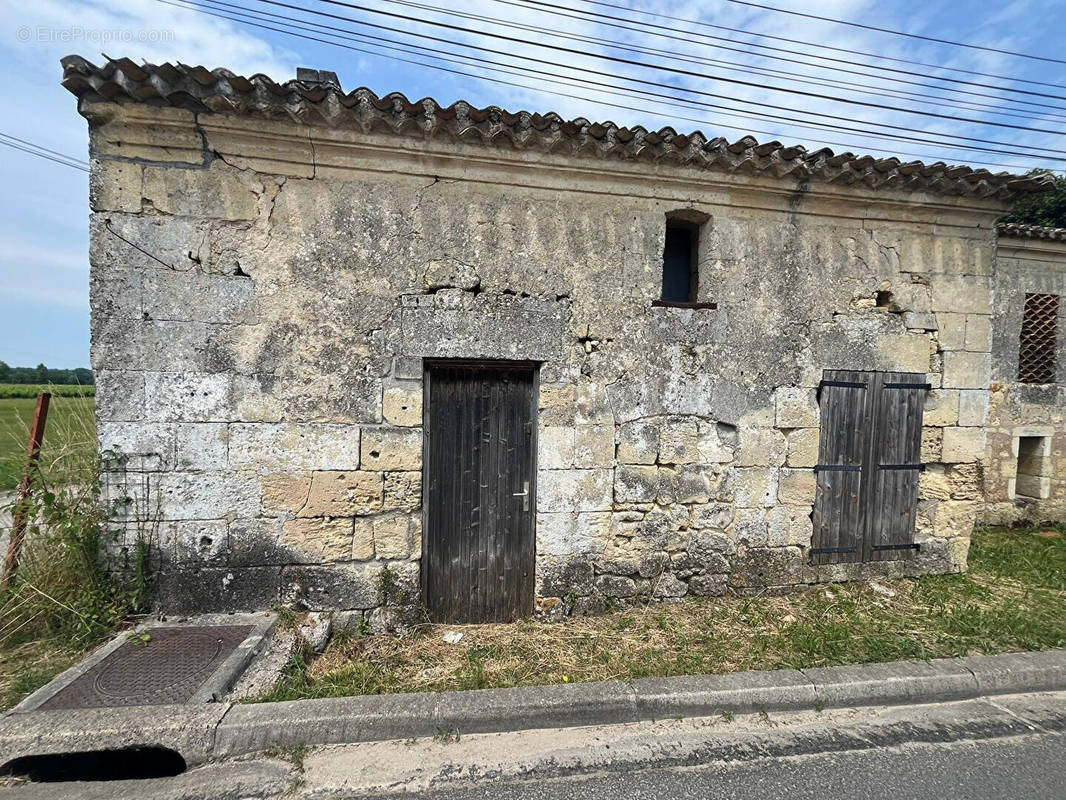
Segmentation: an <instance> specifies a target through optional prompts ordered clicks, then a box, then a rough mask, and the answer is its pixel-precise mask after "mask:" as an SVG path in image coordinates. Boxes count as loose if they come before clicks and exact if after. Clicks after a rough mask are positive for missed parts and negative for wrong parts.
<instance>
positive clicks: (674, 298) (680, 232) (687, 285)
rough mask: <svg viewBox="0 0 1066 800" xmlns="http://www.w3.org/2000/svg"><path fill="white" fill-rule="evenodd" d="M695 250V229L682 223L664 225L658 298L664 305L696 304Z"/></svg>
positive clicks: (693, 226)
mask: <svg viewBox="0 0 1066 800" xmlns="http://www.w3.org/2000/svg"><path fill="white" fill-rule="evenodd" d="M698 248H699V226H698V225H695V224H694V223H691V222H687V221H685V220H674V219H670V220H667V221H666V246H665V248H664V249H663V291H662V298H661V299H662V300H663V301H664V302H667V303H694V302H696V290H697V288H698V286H699V275H698V272H697V268H696V263H697V251H698Z"/></svg>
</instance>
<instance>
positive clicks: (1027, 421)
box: [981, 236, 1066, 524]
mask: <svg viewBox="0 0 1066 800" xmlns="http://www.w3.org/2000/svg"><path fill="white" fill-rule="evenodd" d="M995 275H996V277H995V285H994V291H995V309H996V315H995V318H994V326H993V329H994V336H993V364H994V367H993V371H992V384H991V389H990V392H989V400H990V414H989V430H988V450H987V454H986V458H985V470H984V491H985V497H986V500H987V507H986V509H985V510H984V512H983V513H982V517H981V521H982V522H984V523H989V524H1013V523H1017V522H1023V521H1041V522H1042V521H1049V520H1050V521H1062V520H1066V346H1064V345H1066V302H1063V303H1062V304H1061V305H1060V307H1059V321H1058V360H1057V368H1056V374H1055V377H1056V382H1055V383H1050V384H1041V385H1033V384H1023V383H1019V382H1018V354H1019V342H1020V334H1021V327H1022V315H1023V311H1024V307H1025V295H1026V294H1027V293H1032V294H1057V295H1060V296H1062V297H1066V242H1062V241H1057V240H1053V239H1039V238H1027V237H1017V236H1001V237H1000V239H999V245H998V249H997V257H996V273H995ZM1023 437H1028V438H1030V439H1039V440H1040V441H1039V443H1036V442H1033V443H1034V444H1038V450H1039V452H1038V453H1036V454H1029V455H1028V460H1029V462H1030V463H1026V459H1027V453H1026V452H1025V450H1024V446H1023V449H1022V451H1021V452H1020V451H1019V446H1020V444H1022V442H1023ZM1019 457H1021V464H1019ZM1019 466H1021V469H1022V472H1023V473H1031V474H1032V475H1033V476H1034V477H1038V478H1039V480H1037V481H1033V480H1029V481H1028V482H1027V485H1026V484H1024V483H1023V485H1021V486H1019V483H1018V481H1019Z"/></svg>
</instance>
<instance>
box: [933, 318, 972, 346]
mask: <svg viewBox="0 0 1066 800" xmlns="http://www.w3.org/2000/svg"><path fill="white" fill-rule="evenodd" d="M936 321H937V337H936V338H937V344H938V345H939V347H940V349H941V350H965V349H966V315H965V314H954V313H952V312H949V311H940V312H937V314H936Z"/></svg>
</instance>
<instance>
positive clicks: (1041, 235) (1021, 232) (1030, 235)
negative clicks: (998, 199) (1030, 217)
mask: <svg viewBox="0 0 1066 800" xmlns="http://www.w3.org/2000/svg"><path fill="white" fill-rule="evenodd" d="M996 233H998V234H999V235H1000V236H1010V237H1014V238H1020V239H1021V238H1024V239H1050V240H1051V241H1054V242H1066V228H1045V227H1043V226H1042V225H1022V224H1020V223H1018V222H1001V223H1000V224H999V225H997V226H996Z"/></svg>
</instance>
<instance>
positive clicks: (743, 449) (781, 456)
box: [736, 428, 787, 467]
mask: <svg viewBox="0 0 1066 800" xmlns="http://www.w3.org/2000/svg"><path fill="white" fill-rule="evenodd" d="M786 448H787V445H786V442H785V437H784V435H783V434H782V433H781V431H776V430H773V429H771V428H742V429H741V431H740V446H739V447H738V448H737V453H736V465H737V466H738V467H779V466H781V465H782V464H784V463H785V452H786Z"/></svg>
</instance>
